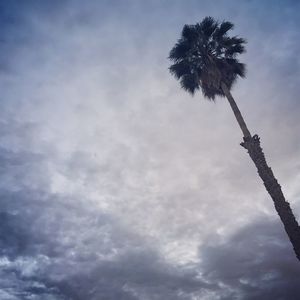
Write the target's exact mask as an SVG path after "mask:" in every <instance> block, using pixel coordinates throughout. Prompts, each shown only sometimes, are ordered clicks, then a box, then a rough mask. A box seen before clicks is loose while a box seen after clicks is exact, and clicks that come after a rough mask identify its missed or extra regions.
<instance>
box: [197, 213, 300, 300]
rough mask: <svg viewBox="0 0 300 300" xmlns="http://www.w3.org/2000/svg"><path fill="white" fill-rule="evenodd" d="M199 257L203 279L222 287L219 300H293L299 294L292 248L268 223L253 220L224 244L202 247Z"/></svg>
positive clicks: (275, 226) (278, 229)
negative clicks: (234, 299)
mask: <svg viewBox="0 0 300 300" xmlns="http://www.w3.org/2000/svg"><path fill="white" fill-rule="evenodd" d="M208 242H209V241H208ZM201 255H202V261H203V263H202V265H201V270H203V276H204V277H205V278H206V279H207V280H208V281H210V282H214V283H215V284H218V285H219V286H222V287H223V295H224V296H221V299H232V298H234V297H236V298H238V299H294V298H295V297H297V295H298V294H299V292H300V290H299V279H298V278H299V275H300V271H299V268H298V264H297V263H296V261H295V258H294V253H293V250H292V247H291V245H290V244H289V242H288V240H287V237H286V234H285V232H284V230H283V227H282V226H281V224H279V222H274V221H273V220H272V219H268V218H265V219H259V220H256V222H253V223H252V224H249V225H248V226H245V227H243V228H241V229H240V230H238V231H237V232H236V233H234V234H233V235H232V236H230V237H228V239H226V241H223V242H221V243H219V244H215V245H209V246H204V247H203V248H202V249H201ZM221 295H222V294H221Z"/></svg>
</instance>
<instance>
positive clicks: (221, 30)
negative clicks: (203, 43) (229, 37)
mask: <svg viewBox="0 0 300 300" xmlns="http://www.w3.org/2000/svg"><path fill="white" fill-rule="evenodd" d="M233 27H234V25H233V24H232V23H231V22H228V21H223V22H222V23H221V24H220V26H219V27H218V28H217V29H216V31H215V32H214V38H216V39H220V38H222V37H223V36H224V35H225V34H226V33H227V32H228V31H229V30H231V29H233Z"/></svg>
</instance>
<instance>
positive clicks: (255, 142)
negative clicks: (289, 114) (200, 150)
mask: <svg viewBox="0 0 300 300" xmlns="http://www.w3.org/2000/svg"><path fill="white" fill-rule="evenodd" d="M241 146H243V147H244V148H246V149H247V150H248V153H249V155H250V157H251V159H252V160H253V162H254V164H255V166H256V168H257V171H258V174H259V176H260V178H261V179H262V181H263V183H264V186H265V187H266V190H267V191H268V193H269V194H270V196H271V197H272V199H273V202H274V206H275V209H276V211H277V213H278V215H279V217H280V219H281V221H282V223H283V226H284V229H285V231H286V233H287V235H288V237H289V239H290V241H291V243H292V245H293V248H294V251H295V254H296V256H297V258H298V259H299V260H300V227H299V225H298V222H297V220H296V218H295V216H294V214H293V212H292V209H291V207H290V204H289V203H288V202H287V201H286V200H285V197H284V195H283V193H282V190H281V186H280V184H279V183H278V181H277V179H276V178H275V176H274V174H273V171H272V169H271V168H270V167H269V166H268V164H267V162H266V159H265V155H264V153H263V150H262V148H261V146H260V139H259V137H258V136H257V135H254V136H253V137H250V138H249V137H244V142H243V143H241Z"/></svg>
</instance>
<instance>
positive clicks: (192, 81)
mask: <svg viewBox="0 0 300 300" xmlns="http://www.w3.org/2000/svg"><path fill="white" fill-rule="evenodd" d="M233 26H234V25H233V24H232V23H231V22H225V21H223V22H221V23H219V22H217V21H215V20H214V19H213V18H211V17H206V18H204V19H203V20H202V22H200V23H196V24H195V25H184V27H183V30H182V33H181V37H180V38H179V40H178V41H177V43H176V44H175V46H174V47H173V48H172V50H171V51H170V55H169V59H170V60H171V61H172V65H171V66H170V68H169V70H170V72H171V73H172V74H173V75H174V76H175V77H176V78H177V79H178V80H179V81H180V84H181V87H182V88H183V89H184V90H186V91H187V92H189V93H190V94H192V95H194V93H195V92H196V91H197V90H199V89H201V91H202V93H203V95H204V97H205V98H207V99H208V100H215V97H216V96H221V97H226V98H227V100H228V102H229V104H230V106H231V108H232V110H233V113H234V115H235V118H236V120H237V122H238V124H239V126H240V128H241V130H242V133H243V140H244V141H243V142H242V143H241V145H242V146H243V147H244V148H245V149H247V150H248V153H249V155H250V157H251V159H252V160H253V162H254V164H255V166H256V168H257V171H258V174H259V176H260V177H261V179H262V181H263V183H264V185H265V187H266V190H267V191H268V193H269V194H270V196H271V197H272V199H273V202H274V205H275V209H276V211H277V213H278V215H279V217H280V219H281V221H282V223H283V225H284V228H285V231H286V233H287V234H288V237H289V239H290V241H291V243H292V245H293V248H294V251H295V253H296V256H297V258H298V259H299V260H300V227H299V225H298V223H297V221H296V218H295V216H294V214H293V212H292V210H291V208H290V205H289V203H288V202H287V201H286V200H285V198H284V195H283V193H282V190H281V187H280V185H279V183H278V182H277V180H276V178H275V177H274V174H273V172H272V170H271V168H270V167H269V166H268V165H267V162H266V159H265V156H264V153H263V151H262V148H261V147H260V139H259V137H258V136H257V135H254V136H252V135H251V134H250V131H249V129H248V128H247V125H246V123H245V121H244V119H243V117H242V114H241V112H240V110H239V108H238V106H237V104H236V102H235V100H234V98H233V97H232V95H231V92H230V90H231V88H232V86H233V84H234V83H235V81H236V80H237V78H238V77H245V65H244V64H243V63H241V62H239V60H238V59H237V56H238V54H241V53H243V52H244V51H245V47H244V44H245V43H246V41H245V40H244V39H243V38H240V37H237V36H233V37H230V36H229V35H228V31H230V30H231V29H233Z"/></svg>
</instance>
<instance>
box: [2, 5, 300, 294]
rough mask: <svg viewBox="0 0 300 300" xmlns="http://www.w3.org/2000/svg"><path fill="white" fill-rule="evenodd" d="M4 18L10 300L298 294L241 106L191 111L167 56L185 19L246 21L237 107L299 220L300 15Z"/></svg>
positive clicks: (33, 13) (115, 12) (201, 11)
mask: <svg viewBox="0 0 300 300" xmlns="http://www.w3.org/2000/svg"><path fill="white" fill-rule="evenodd" d="M0 5H1V9H0V11H1V20H2V21H1V24H2V26H0V32H1V44H0V47H1V53H2V55H1V58H0V66H1V71H0V87H1V111H0V204H1V205H0V209H1V210H0V216H1V219H0V223H1V228H0V246H1V251H0V253H1V257H0V265H1V278H2V279H1V281H0V290H1V292H0V293H1V294H0V298H2V299H7V300H11V299H15V300H16V299H17V300H19V299H51V300H52V299H59V300H66V299H80V300H81V299H105V300H107V299H142V300H144V299H145V300H147V299H178V300H182V299H186V300H193V299H199V297H200V298H201V299H209V300H211V299H222V300H223V299H227V298H228V299H232V298H234V297H236V298H238V299H256V298H257V299H259V297H261V298H262V299H268V297H269V298H271V295H273V296H274V297H277V296H276V295H278V297H279V295H280V296H281V297H282V298H283V299H289V298H291V297H292V295H293V294H295V293H296V292H297V287H296V283H295V280H296V279H294V278H297V276H296V275H298V271H297V270H296V259H295V258H294V256H293V253H292V251H291V249H290V245H289V242H288V241H287V240H286V238H285V235H284V233H283V232H281V231H280V228H281V227H280V224H278V223H276V222H275V221H274V220H275V218H277V216H276V215H275V211H274V208H273V204H272V202H271V201H270V199H269V198H268V195H267V194H266V192H265V190H264V188H263V185H262V184H261V182H260V179H259V178H258V176H257V174H256V170H255V168H254V166H252V165H251V161H250V160H249V158H248V157H247V153H246V152H245V151H244V149H243V148H241V147H240V146H239V143H240V141H241V134H240V132H239V128H238V126H237V124H236V122H235V120H234V118H233V115H232V112H231V111H230V108H229V106H228V104H227V103H226V101H223V99H218V101H217V103H209V102H207V101H206V102H205V101H203V97H202V96H201V95H200V94H198V95H196V96H195V97H194V98H192V99H190V98H189V96H188V95H186V94H185V93H184V92H183V91H181V90H180V87H179V86H178V83H177V82H176V81H175V80H174V78H172V77H171V76H170V75H169V73H168V64H169V62H168V60H167V55H168V52H169V50H170V48H171V47H172V45H173V43H174V42H175V41H176V39H177V38H178V35H179V32H180V30H181V28H182V25H183V24H185V23H189V24H191V23H194V22H197V21H199V20H200V19H201V18H202V17H204V16H205V15H212V16H214V17H216V18H219V19H220V20H223V19H230V20H232V21H233V22H234V23H235V24H236V29H235V32H234V34H239V35H241V36H245V37H246V38H247V39H248V46H247V49H248V53H247V54H246V55H245V56H244V57H243V58H242V60H243V61H244V62H246V63H247V65H248V77H247V79H246V80H243V81H240V82H239V83H238V84H237V85H236V86H235V88H234V90H233V94H234V96H235V98H236V99H237V102H238V104H239V105H240V107H241V110H242V112H243V113H244V115H245V118H246V121H247V122H248V123H249V127H250V128H251V129H252V131H253V132H255V133H256V132H257V133H259V134H260V135H261V137H262V145H263V148H264V151H265V153H266V157H267V160H268V161H269V162H270V165H271V166H272V169H273V170H274V173H275V174H276V176H278V178H279V182H280V183H281V185H282V186H283V189H284V192H285V194H286V195H287V198H288V199H289V201H290V203H291V205H292V207H293V209H294V211H295V213H296V215H299V211H300V210H299V201H298V198H299V195H300V191H299V184H298V182H299V174H300V173H299V170H300V169H299V160H298V157H299V143H298V141H299V140H300V137H299V132H300V131H299V120H298V116H299V109H300V106H299V104H298V102H297V99H298V98H297V95H298V94H299V85H298V82H297V80H298V76H297V74H298V69H299V68H298V63H299V61H298V59H297V53H298V52H299V51H298V49H299V43H298V42H297V41H298V40H299V38H298V36H299V33H298V31H297V29H298V27H299V26H298V23H299V21H298V15H297V11H298V10H297V9H296V8H297V7H298V4H295V3H294V2H293V1H287V2H285V1H274V3H273V4H272V7H271V8H270V7H269V6H268V5H266V4H262V3H261V2H259V1H247V2H244V3H239V4H237V3H236V1H228V2H227V3H226V5H225V4H222V3H221V2H220V3H219V4H218V5H216V4H215V3H213V2H211V1H201V3H199V1H186V2H184V3H183V2H182V1H163V2H161V1H151V2H149V3H148V2H147V3H144V2H139V1H101V2H97V1H95V2H90V3H89V4H84V5H83V4H82V2H81V1H63V2H62V1H44V2H43V3H36V1H26V4H25V3H22V4H20V3H19V2H16V1H10V3H6V4H4V3H2V4H0ZM258 8H259V9H258ZM262 28H263V29H264V30H261V29H262ZM278 41H280V42H278ZM271 216H273V217H272V218H271ZM262 218H266V220H261V219H262ZM269 218H271V219H270V220H269ZM273 218H274V219H273ZM293 274H294V275H295V274H296V275H295V277H294V278H293V276H294V275H293ZM279 287H283V288H282V290H280V289H279ZM274 291H276V294H275V293H273V292H274ZM255 297H256V298H255ZM274 299H276V298H274Z"/></svg>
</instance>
